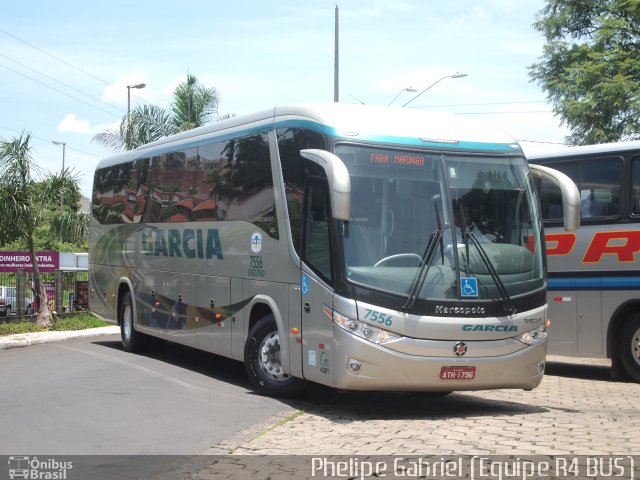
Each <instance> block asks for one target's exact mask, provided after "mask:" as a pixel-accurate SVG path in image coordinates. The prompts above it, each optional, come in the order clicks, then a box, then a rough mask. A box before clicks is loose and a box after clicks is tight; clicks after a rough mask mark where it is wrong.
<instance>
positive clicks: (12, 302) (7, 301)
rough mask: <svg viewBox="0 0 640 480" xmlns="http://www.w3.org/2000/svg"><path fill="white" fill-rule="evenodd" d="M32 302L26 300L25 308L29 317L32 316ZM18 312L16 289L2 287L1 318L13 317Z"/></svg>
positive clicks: (0, 295) (0, 292)
mask: <svg viewBox="0 0 640 480" xmlns="http://www.w3.org/2000/svg"><path fill="white" fill-rule="evenodd" d="M31 304H32V300H31V299H29V298H25V299H24V308H25V312H26V314H27V315H31V313H32V312H31V311H32V305H31ZM17 310H18V301H17V298H16V287H6V286H3V285H0V316H9V315H13V314H15V313H16V312H17Z"/></svg>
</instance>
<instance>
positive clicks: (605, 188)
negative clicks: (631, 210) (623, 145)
mask: <svg viewBox="0 0 640 480" xmlns="http://www.w3.org/2000/svg"><path fill="white" fill-rule="evenodd" d="M621 180H622V162H621V161H620V159H618V158H589V159H585V160H581V161H580V179H579V183H578V189H579V190H580V199H581V202H580V216H581V217H582V218H602V217H615V216H618V215H619V214H620V184H621Z"/></svg>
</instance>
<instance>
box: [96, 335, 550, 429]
mask: <svg viewBox="0 0 640 480" xmlns="http://www.w3.org/2000/svg"><path fill="white" fill-rule="evenodd" d="M94 343H95V344H96V345H100V346H103V347H105V348H113V349H115V350H119V351H122V344H121V342H120V341H119V340H118V341H96V342H94ZM142 355H144V356H145V357H148V358H153V359H156V360H158V361H161V362H165V363H168V364H170V365H174V366H176V367H179V368H184V369H187V370H189V371H192V372H196V373H199V374H202V375H206V376H208V377H210V378H212V379H215V380H220V381H224V382H227V383H230V384H232V385H236V386H239V387H242V388H246V389H247V390H249V392H247V393H248V394H250V395H252V394H253V395H257V393H255V392H254V391H252V389H251V385H250V384H249V381H248V380H247V377H246V374H245V371H244V365H243V364H242V363H241V362H238V361H235V360H231V359H228V358H225V357H221V356H219V355H214V354H212V353H208V352H203V351H201V350H196V349H193V348H190V347H186V346H182V345H178V344H175V343H171V342H167V343H165V342H158V344H156V345H154V346H153V347H152V348H151V349H150V350H149V351H148V352H145V353H143V354H142ZM523 393H524V394H525V395H526V392H523ZM280 401H281V402H282V403H284V404H286V405H289V406H291V407H293V408H295V409H298V410H303V411H305V412H308V413H313V414H315V415H320V416H325V417H328V418H329V417H330V418H331V419H332V421H334V422H338V423H340V422H342V423H348V422H352V421H361V420H367V419H443V418H461V417H462V418H464V417H468V416H473V417H477V416H509V415H524V414H536V413H542V412H545V411H547V410H546V409H545V408H542V407H539V406H535V405H530V404H527V403H526V399H524V398H523V402H522V403H519V402H513V401H506V400H493V399H488V398H483V397H480V396H474V395H473V394H471V392H470V393H466V392H454V393H452V394H450V395H447V396H439V395H437V394H429V393H421V392H359V391H339V390H335V389H332V388H329V387H324V386H322V385H316V384H310V385H309V386H308V387H307V388H306V389H305V390H304V391H303V392H302V394H300V395H299V396H298V397H296V398H291V399H286V398H285V399H280Z"/></svg>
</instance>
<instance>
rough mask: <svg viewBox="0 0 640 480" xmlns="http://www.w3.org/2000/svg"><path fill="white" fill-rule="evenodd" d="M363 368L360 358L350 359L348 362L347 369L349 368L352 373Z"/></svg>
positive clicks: (358, 371) (356, 372)
mask: <svg viewBox="0 0 640 480" xmlns="http://www.w3.org/2000/svg"><path fill="white" fill-rule="evenodd" d="M361 368H362V364H361V363H360V362H359V361H358V360H351V359H350V360H349V362H348V363H347V370H349V371H350V372H351V373H353V374H355V375H357V374H358V373H360V369H361Z"/></svg>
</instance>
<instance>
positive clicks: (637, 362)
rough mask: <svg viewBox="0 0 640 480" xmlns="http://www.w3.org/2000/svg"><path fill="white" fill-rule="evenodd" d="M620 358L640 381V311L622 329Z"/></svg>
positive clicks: (634, 377) (629, 371)
mask: <svg viewBox="0 0 640 480" xmlns="http://www.w3.org/2000/svg"><path fill="white" fill-rule="evenodd" d="M619 352H620V360H621V362H622V365H623V366H624V369H625V370H626V371H627V373H628V374H629V376H631V377H632V378H633V379H634V380H635V381H636V382H640V313H636V314H635V315H633V317H631V319H630V320H629V321H628V322H627V323H626V324H625V325H624V328H623V329H622V337H621V345H620V350H619Z"/></svg>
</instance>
